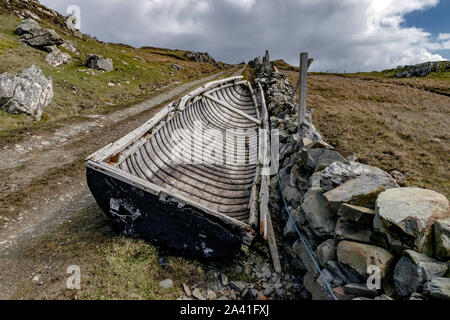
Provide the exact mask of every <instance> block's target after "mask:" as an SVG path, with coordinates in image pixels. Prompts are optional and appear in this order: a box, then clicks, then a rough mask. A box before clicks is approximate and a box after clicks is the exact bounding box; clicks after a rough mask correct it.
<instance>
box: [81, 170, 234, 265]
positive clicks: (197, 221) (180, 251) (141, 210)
mask: <svg viewBox="0 0 450 320" xmlns="http://www.w3.org/2000/svg"><path fill="white" fill-rule="evenodd" d="M86 175H87V182H88V186H89V188H90V190H91V192H92V194H93V195H94V197H95V199H96V201H97V203H98V205H99V206H100V208H101V209H102V210H103V211H104V212H105V213H106V214H107V215H108V216H109V217H110V218H111V219H112V223H113V226H114V229H115V230H116V231H117V232H119V233H121V234H124V235H126V236H130V237H135V238H141V239H144V240H146V241H149V242H151V243H153V244H155V245H157V246H159V247H161V248H164V249H167V250H169V251H170V252H171V253H172V254H174V255H180V256H184V257H187V258H196V259H208V260H216V261H222V260H226V259H228V258H231V257H233V256H234V255H235V254H236V253H238V252H239V251H240V249H241V246H242V238H241V237H242V230H240V229H239V228H238V227H235V226H233V225H230V224H226V223H224V222H223V221H221V220H219V219H217V218H215V217H213V216H211V215H209V214H207V213H204V212H202V211H200V210H199V209H197V208H195V207H192V206H188V205H186V206H184V207H182V208H180V207H179V205H178V204H177V203H171V202H170V200H169V201H168V202H167V203H164V202H163V201H161V200H160V199H159V198H158V197H157V196H155V195H153V194H150V193H147V192H145V191H143V190H141V189H138V188H136V187H133V186H130V185H129V184H127V183H125V182H122V181H120V180H118V179H115V178H112V177H110V176H108V175H106V174H103V173H101V172H98V171H95V170H93V169H91V168H89V167H88V168H87V172H86Z"/></svg>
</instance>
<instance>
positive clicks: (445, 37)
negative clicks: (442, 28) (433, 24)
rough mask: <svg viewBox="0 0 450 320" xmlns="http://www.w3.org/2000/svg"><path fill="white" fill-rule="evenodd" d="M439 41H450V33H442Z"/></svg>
mask: <svg viewBox="0 0 450 320" xmlns="http://www.w3.org/2000/svg"><path fill="white" fill-rule="evenodd" d="M438 39H439V40H450V33H440V34H439V36H438Z"/></svg>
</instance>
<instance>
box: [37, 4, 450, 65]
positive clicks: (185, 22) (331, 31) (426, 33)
mask: <svg viewBox="0 0 450 320" xmlns="http://www.w3.org/2000/svg"><path fill="white" fill-rule="evenodd" d="M41 3H43V4H44V5H46V6H48V7H50V8H52V9H55V10H57V11H59V12H60V13H62V14H66V12H67V9H68V8H69V6H72V7H73V5H75V6H78V7H79V9H80V10H79V11H80V16H81V31H82V32H83V33H87V34H90V35H92V36H96V37H97V38H99V39H100V40H103V41H109V42H121V43H126V44H130V45H133V46H136V47H141V46H154V47H164V48H173V49H185V50H192V51H202V52H209V53H210V54H211V55H212V56H213V57H214V58H215V59H217V60H221V61H224V62H228V63H240V62H242V61H248V60H251V59H253V58H254V57H257V56H262V55H263V54H264V52H265V50H269V51H270V54H271V59H272V60H275V59H284V60H285V61H286V62H288V63H290V64H292V65H298V64H299V53H300V52H303V51H307V52H309V55H310V56H311V57H313V58H314V59H315V62H314V64H313V66H312V67H311V70H312V71H326V70H332V71H334V72H356V71H358V70H360V71H372V70H383V69H387V68H395V67H397V66H399V65H409V64H417V63H421V62H426V61H434V60H446V59H449V60H450V18H449V17H450V0H133V1H129V0H95V1H92V0H41Z"/></svg>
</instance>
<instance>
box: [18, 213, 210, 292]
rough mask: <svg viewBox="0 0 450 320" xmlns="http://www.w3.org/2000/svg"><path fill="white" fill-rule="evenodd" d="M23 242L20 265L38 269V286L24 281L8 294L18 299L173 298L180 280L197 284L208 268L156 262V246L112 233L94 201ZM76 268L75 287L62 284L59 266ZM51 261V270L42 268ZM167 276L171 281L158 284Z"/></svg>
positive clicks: (185, 262) (205, 278)
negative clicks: (77, 282) (78, 281)
mask: <svg viewBox="0 0 450 320" xmlns="http://www.w3.org/2000/svg"><path fill="white" fill-rule="evenodd" d="M54 231H55V232H52V233H50V234H47V235H45V236H43V237H42V238H40V239H39V241H34V242H33V243H32V244H30V245H29V246H25V247H23V249H22V250H23V251H22V252H21V254H22V255H23V256H24V263H26V265H29V264H31V265H33V266H34V269H35V270H44V271H41V272H39V273H41V274H42V278H43V280H44V284H43V285H41V286H38V285H35V284H30V283H29V282H24V283H22V284H21V286H20V287H19V289H18V290H17V292H16V293H15V295H14V298H19V299H23V298H25V299H74V298H76V299H80V300H111V299H114V300H175V299H178V298H182V297H183V296H184V293H183V291H182V284H183V283H186V284H188V285H198V286H203V285H204V284H205V283H206V282H207V281H208V280H209V277H208V273H207V271H206V270H205V268H204V267H203V266H202V265H201V264H200V263H198V262H195V261H191V260H186V259H183V258H178V257H167V258H166V260H165V266H162V265H161V264H160V263H159V258H160V256H159V253H158V251H157V249H156V248H155V247H154V246H152V245H150V244H148V243H146V242H144V241H142V240H135V239H129V238H125V237H122V236H117V235H115V234H114V233H113V232H112V230H111V228H110V226H109V220H108V219H107V218H106V216H105V215H104V213H103V212H101V211H100V209H98V207H97V206H96V205H91V206H89V207H87V208H85V209H83V210H81V211H79V212H77V213H76V214H75V215H74V216H73V217H71V218H70V220H66V221H65V222H64V223H63V224H61V225H60V226H58V227H57V228H56V230H54ZM70 265H77V266H79V267H80V269H81V290H77V291H71V290H68V289H67V288H66V286H65V284H66V279H67V277H68V276H67V275H66V274H65V270H66V268H67V267H68V266H70ZM45 266H52V270H54V271H49V270H50V269H48V268H45ZM169 278H170V279H172V281H173V282H174V286H173V287H172V288H169V289H166V290H164V289H162V288H161V287H160V286H159V283H160V282H161V281H163V280H165V279H169Z"/></svg>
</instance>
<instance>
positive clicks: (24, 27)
mask: <svg viewBox="0 0 450 320" xmlns="http://www.w3.org/2000/svg"><path fill="white" fill-rule="evenodd" d="M16 33H17V34H18V35H20V38H21V40H22V41H24V42H25V43H27V44H28V45H30V46H32V47H36V48H43V47H46V46H54V45H56V46H58V45H60V44H63V43H64V40H63V39H62V38H61V36H59V35H58V34H57V33H56V31H55V30H52V29H44V28H41V27H40V26H39V24H38V23H37V22H36V21H34V20H32V19H25V20H23V21H22V22H21V24H20V25H19V26H18V27H17V28H16Z"/></svg>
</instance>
